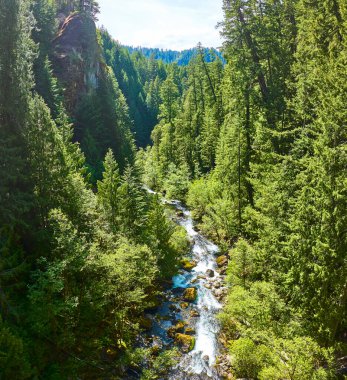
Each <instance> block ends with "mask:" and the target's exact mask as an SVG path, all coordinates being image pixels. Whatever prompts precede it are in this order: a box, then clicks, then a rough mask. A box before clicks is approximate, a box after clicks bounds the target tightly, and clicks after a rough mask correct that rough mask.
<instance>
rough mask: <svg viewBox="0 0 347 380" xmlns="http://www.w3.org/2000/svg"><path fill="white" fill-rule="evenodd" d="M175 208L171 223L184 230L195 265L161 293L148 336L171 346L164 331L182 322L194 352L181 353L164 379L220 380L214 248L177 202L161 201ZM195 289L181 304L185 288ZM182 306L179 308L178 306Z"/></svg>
mask: <svg viewBox="0 0 347 380" xmlns="http://www.w3.org/2000/svg"><path fill="white" fill-rule="evenodd" d="M165 203H168V204H170V205H171V206H172V207H174V208H175V209H176V213H177V217H176V218H175V221H176V222H177V223H178V224H179V225H181V226H182V227H184V228H185V230H186V231H187V235H188V237H189V239H190V240H191V242H192V245H191V250H190V254H189V256H188V257H189V258H190V259H191V260H193V261H194V262H195V263H196V266H195V267H194V268H193V269H192V270H191V271H185V270H180V272H179V273H178V274H177V275H176V276H174V277H173V285H172V287H171V289H168V290H167V291H166V292H165V297H164V299H165V301H164V302H163V303H162V304H161V306H160V307H159V308H158V309H156V311H155V313H153V314H152V315H149V317H150V318H151V319H152V329H151V331H150V332H149V334H150V335H151V336H152V337H155V338H154V340H155V339H156V337H158V341H160V343H163V344H164V345H167V346H170V345H172V344H173V339H172V338H170V337H168V329H170V327H172V326H174V325H175V323H177V321H184V323H186V326H185V330H186V331H188V330H187V328H189V329H190V330H191V331H192V332H193V336H194V337H195V346H194V349H193V350H191V351H190V352H188V353H184V354H183V355H182V357H181V358H180V361H179V363H178V364H177V365H176V366H175V367H174V368H173V369H172V371H171V372H170V374H169V375H168V377H167V379H168V380H187V379H191V380H202V379H203V380H205V379H214V380H217V379H220V376H219V375H218V374H217V371H216V370H215V368H214V364H215V362H216V358H217V356H218V353H219V344H218V332H219V323H218V320H217V314H218V312H219V310H220V309H221V307H222V305H221V303H220V302H219V301H218V300H217V298H216V297H218V298H219V299H220V298H221V294H222V293H223V292H225V289H224V288H223V280H222V277H221V276H220V275H219V274H218V271H217V264H216V255H217V254H218V247H217V246H216V245H215V244H213V243H212V242H211V241H209V240H208V239H206V238H205V237H204V236H203V235H201V234H200V233H199V232H198V231H197V230H196V229H195V228H194V223H193V220H192V217H191V214H190V212H189V210H187V209H186V208H185V207H184V206H183V205H182V203H181V202H179V201H170V202H169V201H165ZM192 287H194V288H196V289H197V299H196V301H195V302H191V303H185V304H184V303H182V294H183V292H184V290H185V289H187V288H192ZM182 306H183V307H182Z"/></svg>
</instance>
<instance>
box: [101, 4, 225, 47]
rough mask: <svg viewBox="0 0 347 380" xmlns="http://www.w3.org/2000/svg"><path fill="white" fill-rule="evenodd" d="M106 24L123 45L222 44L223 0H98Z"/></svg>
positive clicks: (213, 45) (102, 20) (102, 21)
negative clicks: (220, 29) (220, 30)
mask: <svg viewBox="0 0 347 380" xmlns="http://www.w3.org/2000/svg"><path fill="white" fill-rule="evenodd" d="M98 2H99V4H100V8H101V13H100V14H99V15H98V18H99V22H98V24H99V26H101V25H103V26H105V27H106V29H107V30H108V31H109V33H110V34H111V35H112V37H113V38H114V39H116V40H118V41H119V42H120V43H122V44H123V45H131V46H142V47H157V48H163V49H172V50H184V49H188V48H192V47H195V46H196V45H197V43H198V42H201V43H202V45H203V46H205V47H219V46H221V39H220V36H219V31H218V30H216V25H217V23H218V22H220V21H222V19H223V12H222V0H142V1H141V0H98Z"/></svg>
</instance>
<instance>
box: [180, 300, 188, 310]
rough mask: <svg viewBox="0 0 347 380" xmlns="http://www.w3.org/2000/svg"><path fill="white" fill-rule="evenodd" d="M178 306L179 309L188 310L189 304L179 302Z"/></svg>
mask: <svg viewBox="0 0 347 380" xmlns="http://www.w3.org/2000/svg"><path fill="white" fill-rule="evenodd" d="M180 306H181V309H188V307H189V303H188V302H181V303H180Z"/></svg>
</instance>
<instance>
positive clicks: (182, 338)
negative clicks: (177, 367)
mask: <svg viewBox="0 0 347 380" xmlns="http://www.w3.org/2000/svg"><path fill="white" fill-rule="evenodd" d="M175 343H176V344H177V345H178V346H180V347H181V349H182V351H183V352H190V351H192V350H193V348H194V347H195V338H194V337H193V336H190V335H186V334H176V336H175Z"/></svg>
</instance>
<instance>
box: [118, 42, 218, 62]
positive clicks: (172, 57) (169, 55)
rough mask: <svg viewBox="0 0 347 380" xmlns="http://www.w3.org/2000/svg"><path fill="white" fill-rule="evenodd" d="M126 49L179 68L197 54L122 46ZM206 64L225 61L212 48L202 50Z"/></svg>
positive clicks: (194, 49)
mask: <svg viewBox="0 0 347 380" xmlns="http://www.w3.org/2000/svg"><path fill="white" fill-rule="evenodd" d="M124 47H125V48H126V49H128V51H129V53H130V54H131V53H133V52H135V51H139V52H141V53H142V54H143V55H144V56H145V57H147V58H150V57H151V56H152V55H153V56H154V58H155V59H158V60H159V59H160V60H162V61H163V62H165V63H177V64H178V65H179V66H186V65H188V63H189V62H190V61H191V59H192V58H194V57H195V56H196V55H197V54H198V48H192V49H187V50H183V51H176V50H164V49H158V48H146V47H141V46H139V47H133V46H124ZM203 51H204V54H205V60H206V62H213V61H214V60H215V58H216V56H217V57H219V58H220V59H221V60H222V61H223V62H224V61H225V60H224V58H223V55H222V54H221V53H220V52H219V51H218V50H216V49H214V48H203Z"/></svg>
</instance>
